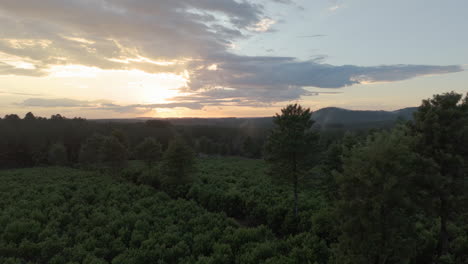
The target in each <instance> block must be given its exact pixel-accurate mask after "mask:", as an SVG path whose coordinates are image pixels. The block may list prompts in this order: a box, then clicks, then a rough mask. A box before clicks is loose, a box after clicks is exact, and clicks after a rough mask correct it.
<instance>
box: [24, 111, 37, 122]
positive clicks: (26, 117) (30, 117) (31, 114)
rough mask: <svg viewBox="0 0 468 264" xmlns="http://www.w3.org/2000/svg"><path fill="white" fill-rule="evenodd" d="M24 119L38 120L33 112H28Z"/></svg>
mask: <svg viewBox="0 0 468 264" xmlns="http://www.w3.org/2000/svg"><path fill="white" fill-rule="evenodd" d="M24 120H28V121H31V120H36V117H35V116H34V114H33V113H31V112H28V113H27V114H26V115H25V116H24Z"/></svg>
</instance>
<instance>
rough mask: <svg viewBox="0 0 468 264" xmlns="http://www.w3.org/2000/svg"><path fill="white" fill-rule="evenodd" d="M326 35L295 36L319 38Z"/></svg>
mask: <svg viewBox="0 0 468 264" xmlns="http://www.w3.org/2000/svg"><path fill="white" fill-rule="evenodd" d="M326 36H327V35H323V34H315V35H305V36H297V37H298V38H320V37H326Z"/></svg>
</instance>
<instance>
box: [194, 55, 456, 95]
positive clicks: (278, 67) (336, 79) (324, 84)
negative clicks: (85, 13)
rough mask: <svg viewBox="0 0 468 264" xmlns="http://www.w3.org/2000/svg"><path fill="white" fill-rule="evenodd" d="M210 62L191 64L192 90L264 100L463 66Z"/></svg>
mask: <svg viewBox="0 0 468 264" xmlns="http://www.w3.org/2000/svg"><path fill="white" fill-rule="evenodd" d="M213 63H214V64H216V65H217V67H216V70H210V69H209V68H206V67H205V68H204V67H194V68H196V70H194V71H193V72H191V75H192V79H191V81H190V84H189V87H190V89H191V90H192V91H203V92H201V93H202V94H204V95H207V96H212V97H214V98H222V97H225V98H244V99H254V100H258V101H259V102H266V103H271V102H281V101H288V100H296V99H299V98H300V97H301V96H305V95H310V92H309V91H308V90H307V87H319V88H343V87H346V86H350V85H354V84H363V83H376V82H395V81H401V80H406V79H411V78H415V77H418V76H423V75H432V74H445V73H451V72H459V71H462V70H463V69H462V68H461V67H460V66H456V65H452V66H428V65H389V66H373V67H363V66H354V65H343V66H334V65H329V64H323V63H318V62H317V60H310V61H297V60H295V59H294V58H288V57H245V56H230V57H223V58H222V59H220V60H218V61H215V62H213ZM225 88H228V89H225ZM207 90H208V91H207Z"/></svg>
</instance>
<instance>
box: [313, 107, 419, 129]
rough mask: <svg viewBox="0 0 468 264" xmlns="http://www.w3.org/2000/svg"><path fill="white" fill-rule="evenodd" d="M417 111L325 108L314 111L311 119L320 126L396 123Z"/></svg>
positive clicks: (411, 108) (405, 109) (407, 118)
mask: <svg viewBox="0 0 468 264" xmlns="http://www.w3.org/2000/svg"><path fill="white" fill-rule="evenodd" d="M417 109H418V108H417V107H408V108H403V109H399V110H396V111H383V110H379V111H374V110H349V109H344V108H338V107H326V108H322V109H319V110H317V111H315V112H314V113H313V114H312V119H313V120H315V121H316V122H317V123H318V124H320V125H327V124H343V125H347V124H356V123H373V122H388V121H396V120H398V119H399V118H400V119H404V120H411V119H412V118H413V113H414V112H415V111H416V110H417Z"/></svg>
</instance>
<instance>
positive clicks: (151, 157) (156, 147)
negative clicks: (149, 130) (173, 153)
mask: <svg viewBox="0 0 468 264" xmlns="http://www.w3.org/2000/svg"><path fill="white" fill-rule="evenodd" d="M135 154H136V157H137V158H138V159H141V160H143V161H145V162H146V164H147V165H148V166H149V167H151V165H152V164H153V163H154V162H157V161H159V160H160V159H161V156H162V150H161V144H160V143H159V142H157V141H156V140H155V139H154V138H152V137H147V138H145V139H144V140H143V141H142V142H141V143H140V144H138V146H137V147H136V148H135Z"/></svg>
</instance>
